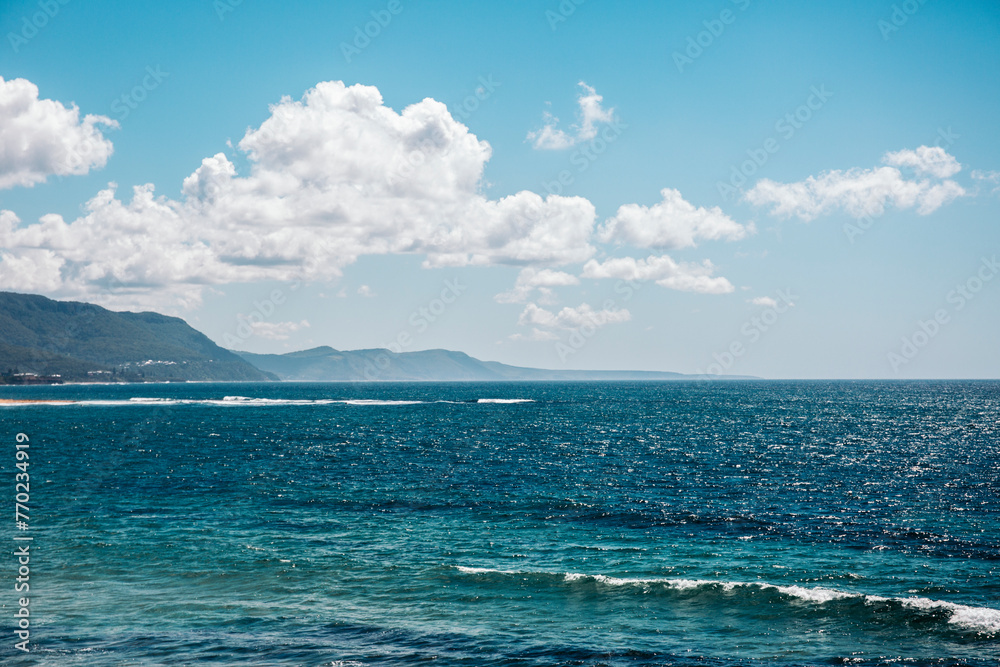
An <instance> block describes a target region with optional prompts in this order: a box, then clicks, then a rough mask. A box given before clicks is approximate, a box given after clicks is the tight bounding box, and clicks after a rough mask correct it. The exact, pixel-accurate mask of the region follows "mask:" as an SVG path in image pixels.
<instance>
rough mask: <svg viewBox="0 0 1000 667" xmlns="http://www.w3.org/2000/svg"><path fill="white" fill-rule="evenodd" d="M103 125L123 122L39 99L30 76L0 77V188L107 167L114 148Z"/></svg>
mask: <svg viewBox="0 0 1000 667" xmlns="http://www.w3.org/2000/svg"><path fill="white" fill-rule="evenodd" d="M102 126H103V127H109V128H111V127H118V123H117V122H116V121H113V120H111V119H110V118H108V117H106V116H95V115H87V116H84V117H83V120H81V119H80V110H79V109H78V108H77V107H76V105H73V106H71V107H66V106H65V105H63V104H62V103H61V102H57V101H56V100H49V99H39V98H38V86H36V85H35V84H33V83H32V82H31V81H28V80H27V79H11V80H9V81H5V80H4V79H3V77H0V190H2V189H7V188H13V187H18V186H20V187H29V188H30V187H32V186H34V185H35V184H37V183H42V182H44V181H45V179H47V178H48V177H49V176H70V175H82V174H86V173H87V172H89V171H90V170H91V169H99V168H101V167H103V166H104V165H105V164H106V163H107V161H108V158H109V157H110V156H111V153H112V151H113V147H112V144H111V142H110V141H109V140H108V139H106V138H105V137H104V135H103V134H102V133H101V127H102Z"/></svg>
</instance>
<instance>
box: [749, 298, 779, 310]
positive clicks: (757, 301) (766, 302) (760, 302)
mask: <svg viewBox="0 0 1000 667" xmlns="http://www.w3.org/2000/svg"><path fill="white" fill-rule="evenodd" d="M750 303H752V304H753V305H755V306H764V307H765V308H774V307H775V306H777V305H778V302H777V301H775V300H774V299H772V298H771V297H769V296H758V297H756V298H753V299H750Z"/></svg>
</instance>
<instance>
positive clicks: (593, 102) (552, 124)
mask: <svg viewBox="0 0 1000 667" xmlns="http://www.w3.org/2000/svg"><path fill="white" fill-rule="evenodd" d="M578 85H579V86H580V95H579V96H578V97H577V98H576V102H577V105H579V107H580V111H579V114H578V115H579V123H578V124H577V125H574V126H573V127H572V130H573V132H572V133H567V132H566V131H564V130H560V129H559V128H558V127H556V126H557V124H558V123H559V119H558V118H556V117H555V116H553V115H552V114H550V113H548V112H546V113H545V125H544V126H543V127H542V129H540V130H535V131H533V132H529V133H528V141H530V142H532V145H533V146H534V147H535V148H536V149H539V150H563V149H566V148H572V147H573V146H575V145H577V144H579V143H582V142H584V141H590V140H591V139H593V138H594V137H596V136H597V126H598V125H599V124H601V123H610V122H612V121H613V120H614V112H615V110H614V109H605V108H603V107H602V106H601V103H602V102H603V101H604V98H603V97H602V96H601V95H598V94H597V91H596V90H594V89H593V88H592V87H591V86H588V85H587V84H586V83H584V82H583V81H581V82H580V83H579V84H578Z"/></svg>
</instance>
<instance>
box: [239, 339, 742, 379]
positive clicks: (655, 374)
mask: <svg viewBox="0 0 1000 667" xmlns="http://www.w3.org/2000/svg"><path fill="white" fill-rule="evenodd" d="M236 354H238V355H240V356H241V357H243V358H244V359H246V360H247V361H249V362H250V363H251V364H253V365H254V366H256V367H257V368H259V369H261V370H263V371H267V372H269V373H273V374H274V375H276V376H278V377H279V378H280V379H282V380H285V381H297V382H379V381H381V382H421V381H423V382H455V381H477V382H488V381H497V380H549V381H558V380H609V381H611V380H692V379H700V378H705V377H706V376H702V375H684V374H682V373H670V372H661V371H576V370H547V369H541V368H523V367H520V366H508V365H507V364H501V363H499V362H496V361H481V360H479V359H476V358H475V357H470V356H469V355H467V354H465V353H464V352H453V351H450V350H423V351H420V352H399V353H396V352H392V351H390V350H386V349H370V350H351V351H343V350H335V349H334V348H332V347H328V346H322V347H316V348H312V349H310V350H302V351H299V352H290V353H288V354H254V353H250V352H236ZM708 377H711V378H712V379H747V378H746V376H721V377H719V378H717V377H716V376H708Z"/></svg>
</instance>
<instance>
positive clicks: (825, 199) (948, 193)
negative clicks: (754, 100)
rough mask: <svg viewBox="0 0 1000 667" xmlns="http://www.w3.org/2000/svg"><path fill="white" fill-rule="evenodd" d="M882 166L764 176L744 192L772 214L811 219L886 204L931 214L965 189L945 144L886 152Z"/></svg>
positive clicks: (869, 211)
mask: <svg viewBox="0 0 1000 667" xmlns="http://www.w3.org/2000/svg"><path fill="white" fill-rule="evenodd" d="M882 162H883V164H885V165H886V166H883V167H874V168H872V169H859V168H854V169H848V170H847V171H840V170H834V171H828V172H823V173H821V174H820V175H819V176H810V177H808V178H807V179H805V180H804V181H799V182H797V183H777V182H775V181H772V180H770V179H767V178H765V179H762V180H760V181H758V182H757V184H756V185H754V187H753V188H751V189H750V191H748V192H747V193H746V195H745V198H746V199H747V201H749V202H750V203H752V204H755V205H757V206H763V205H767V204H771V205H772V207H771V211H770V212H771V215H773V216H777V217H785V218H787V217H791V216H796V217H798V218H799V219H800V220H803V221H806V222H808V221H810V220H813V219H815V218H817V217H819V216H820V215H823V214H826V213H829V212H831V211H834V210H836V209H838V208H839V209H843V210H845V211H846V212H847V214H848V215H850V216H852V217H855V218H861V217H864V216H866V215H869V216H870V215H882V214H883V213H884V212H885V209H886V207H887V206H895V207H896V208H898V209H908V208H914V207H916V209H917V213H918V214H920V215H928V214H930V213H933V212H934V211H936V210H938V209H939V208H941V207H942V206H944V205H945V204H948V203H950V202H951V201H953V200H955V199H957V198H958V197H963V196H965V195H966V194H967V193H966V191H965V189H964V188H962V186H960V185H959V184H958V183H956V182H955V181H953V180H950V179H949V177H950V176H953V175H955V174H957V173H958V172H959V171H960V170H961V169H962V165H960V164H959V163H958V160H956V159H955V158H954V157H952V156H951V155H949V154H948V153H946V152H945V150H944V149H943V148H940V147H934V148H930V147H928V146H920V147H919V148H917V149H916V150H902V151H897V152H895V153H886V154H885V156H883V158H882ZM899 167H906V168H910V169H912V170H913V171H914V172H916V176H917V178H915V179H914V178H907V177H905V176H904V175H903V173H902V172H901V171H900V170H899Z"/></svg>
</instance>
